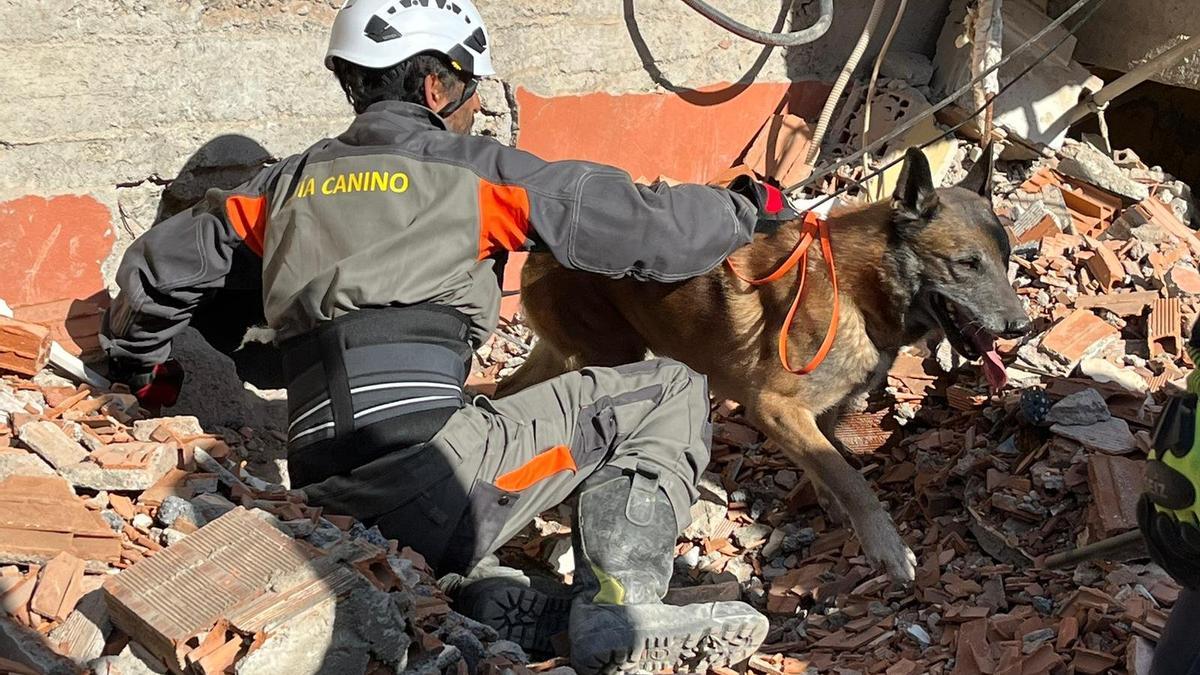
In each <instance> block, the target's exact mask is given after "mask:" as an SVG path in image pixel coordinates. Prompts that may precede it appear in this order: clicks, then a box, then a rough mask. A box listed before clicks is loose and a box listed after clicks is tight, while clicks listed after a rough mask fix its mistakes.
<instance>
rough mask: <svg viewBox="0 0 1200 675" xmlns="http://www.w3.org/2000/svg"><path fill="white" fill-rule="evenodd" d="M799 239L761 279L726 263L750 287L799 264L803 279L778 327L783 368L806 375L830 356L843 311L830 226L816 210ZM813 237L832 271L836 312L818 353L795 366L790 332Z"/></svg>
mask: <svg viewBox="0 0 1200 675" xmlns="http://www.w3.org/2000/svg"><path fill="white" fill-rule="evenodd" d="M802 228H803V229H802V233H801V235H800V241H798V242H797V243H796V247H795V248H794V249H792V252H791V254H790V255H788V258H787V260H785V261H783V264H781V265H780V266H779V267H778V268H776V269H775V271H773V272H771V273H770V274H768V275H767V276H765V277H762V278H761V279H751V278H748V277H744V276H742V275H741V273H740V272H738V271H737V268H736V267H734V265H733V259H732V258H727V259H726V260H725V264H726V265H728V266H729V271H730V272H733V275H734V276H735V277H737V278H738V279H741V280H742V281H744V282H746V283H748V284H750V285H751V286H762V285H763V284H769V283H771V282H774V281H778V280H779V279H781V278H783V275H785V274H787V273H788V272H789V271H791V270H792V269H793V268H794V267H796V265H800V279H799V282H798V283H797V284H796V297H795V298H794V299H793V300H792V306H791V309H789V310H788V313H787V318H786V319H784V321H783V326H782V327H780V329H779V361H780V363H782V364H783V368H784V370H786V371H788V372H789V373H792V374H795V375H807V374H808V373H811V372H812V371H814V370H816V369H817V366H819V365H821V362H822V361H824V360H825V357H826V356H828V355H829V350H831V349H832V348H833V340H834V338H836V337H837V324H838V316H839V314H840V311H841V300H840V298H839V296H838V282H837V267H836V266H835V265H834V262H833V247H832V246H831V245H830V242H829V225H828V223H827V222H826V221H825V220H824V219H823V218H821V217H820V216H818V215H817V214H816V213H815V212H813V211H808V212H807V213H805V214H804V224H803V226H802ZM813 240H819V241H820V242H821V255H822V256H824V258H825V266H826V268H827V269H828V270H829V281H830V283H831V284H832V285H833V315H832V316H831V317H830V318H829V328H828V329H826V331H825V340H824V341H822V342H821V346H820V348H818V349H817V353H816V354H814V355H813V357H812V359H810V360H809V362H808V363H806V364H804V365H803V366H800V367H799V368H793V367H792V366H791V360H790V359H789V358H788V335H789V334H790V333H791V330H792V324H793V323H794V322H795V320H796V310H797V309H798V308H799V307H800V300H801V299H802V298H803V297H804V282H805V279H806V277H807V272H808V249H809V248H810V247H811V246H812V243H813Z"/></svg>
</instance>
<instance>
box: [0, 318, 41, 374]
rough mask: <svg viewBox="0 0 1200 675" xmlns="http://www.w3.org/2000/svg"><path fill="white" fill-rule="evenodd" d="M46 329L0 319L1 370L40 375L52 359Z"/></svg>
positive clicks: (37, 325) (23, 322)
mask: <svg viewBox="0 0 1200 675" xmlns="http://www.w3.org/2000/svg"><path fill="white" fill-rule="evenodd" d="M50 342H51V340H50V331H49V329H47V328H46V327H45V326H42V325H39V324H36V323H30V322H28V321H20V320H17V319H10V318H8V317H4V316H0V371H7V372H10V373H20V374H22V375H37V374H38V372H39V371H40V370H41V369H42V368H43V367H45V365H46V362H47V361H49V360H50Z"/></svg>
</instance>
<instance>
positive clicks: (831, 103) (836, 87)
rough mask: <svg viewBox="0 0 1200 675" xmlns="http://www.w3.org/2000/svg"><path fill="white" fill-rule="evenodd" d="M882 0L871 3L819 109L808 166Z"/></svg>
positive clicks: (868, 39)
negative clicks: (865, 23)
mask: <svg viewBox="0 0 1200 675" xmlns="http://www.w3.org/2000/svg"><path fill="white" fill-rule="evenodd" d="M884 2H885V0H875V3H874V4H873V5H871V15H870V16H868V17H867V25H865V26H863V31H862V34H861V35H859V36H858V43H857V44H855V45H854V51H852V52H850V58H849V60H847V61H846V65H844V66H842V72H841V73H840V74H839V75H838V79H837V81H836V82H834V84H833V90H832V91H830V92H829V98H828V99H827V100H826V101H825V107H824V108H822V109H821V117H820V119H819V120H817V128H816V131H814V132H813V140H812V145H811V146H810V147H809V148H808V158H807V159H806V160H805V161H806V163H807V164H808V165H809V166H812V165H813V163H814V162H816V161H817V157H818V156H820V154H821V142H822V141H823V140H824V139H825V132H826V131H828V130H829V122H830V120H831V119H833V109H834V108H836V107H837V102H838V100H839V99H840V98H841V97H842V90H844V89H845V88H846V85H847V84H848V83H849V82H850V76H851V75H853V74H854V69H855V68H857V67H858V62H859V61H860V60H862V56H863V53H864V52H866V51H867V45H868V44H870V42H871V34H872V33H874V32H875V24H877V23H879V15H880V14H881V13H882V12H883V3H884Z"/></svg>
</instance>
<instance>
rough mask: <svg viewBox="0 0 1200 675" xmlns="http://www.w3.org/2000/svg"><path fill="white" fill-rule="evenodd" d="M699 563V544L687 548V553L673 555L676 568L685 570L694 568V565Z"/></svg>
mask: <svg viewBox="0 0 1200 675" xmlns="http://www.w3.org/2000/svg"><path fill="white" fill-rule="evenodd" d="M699 564H700V547H699V546H693V547H691V548H690V549H688V551H687V553H684V554H683V555H681V556H676V557H675V567H676V569H681V570H683V571H687V570H691V569H695V568H696V565H699Z"/></svg>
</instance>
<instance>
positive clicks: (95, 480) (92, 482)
mask: <svg viewBox="0 0 1200 675" xmlns="http://www.w3.org/2000/svg"><path fill="white" fill-rule="evenodd" d="M109 447H110V448H111V447H112V446H109ZM145 459H146V461H145V463H144V465H143V466H141V467H140V468H106V467H104V466H101V465H100V464H96V463H94V462H79V463H77V464H72V465H70V466H65V467H61V468H59V470H58V473H59V475H60V476H62V477H63V478H66V479H67V480H69V481H71V483H72V484H73V485H77V486H79V487H85V488H91V489H93V490H147V489H149V488H150V487H152V486H153V485H154V484H155V483H157V482H158V480H159V479H160V478H162V477H163V476H164V475H165V474H166V473H167V472H168V471H170V470H171V469H173V468H175V464H176V463H177V460H178V453H177V452H176V451H175V449H174V448H172V447H170V446H166V445H160V446H158V447H156V448H154V449H152V450H150V451H149V454H148V455H147V456H146V458H145ZM131 461H132V460H131ZM139 463H140V462H139ZM116 466H122V465H116Z"/></svg>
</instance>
